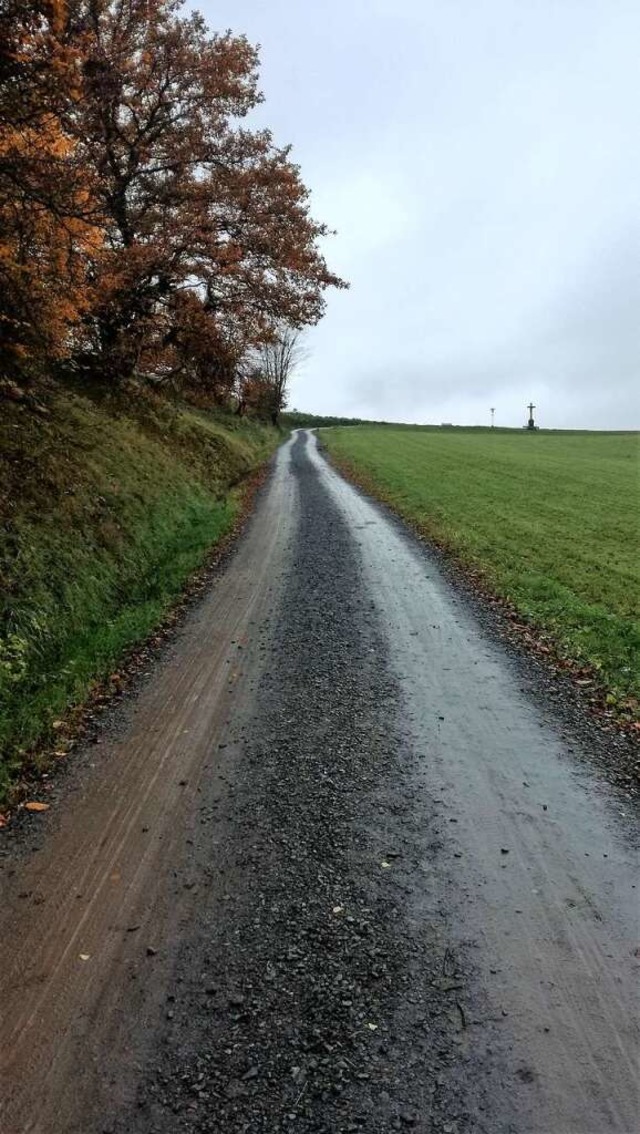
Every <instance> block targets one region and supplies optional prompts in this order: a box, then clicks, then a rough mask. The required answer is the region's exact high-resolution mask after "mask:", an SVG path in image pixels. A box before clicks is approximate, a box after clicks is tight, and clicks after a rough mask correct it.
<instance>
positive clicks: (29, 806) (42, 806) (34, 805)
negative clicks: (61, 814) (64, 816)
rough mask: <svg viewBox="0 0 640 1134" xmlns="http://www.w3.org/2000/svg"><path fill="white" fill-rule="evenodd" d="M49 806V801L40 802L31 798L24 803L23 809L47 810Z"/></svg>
mask: <svg viewBox="0 0 640 1134" xmlns="http://www.w3.org/2000/svg"><path fill="white" fill-rule="evenodd" d="M50 807H51V804H50V803H40V802H39V801H38V800H36V799H33V800H31V801H30V802H29V803H25V805H24V808H25V811H48V810H49V808H50Z"/></svg>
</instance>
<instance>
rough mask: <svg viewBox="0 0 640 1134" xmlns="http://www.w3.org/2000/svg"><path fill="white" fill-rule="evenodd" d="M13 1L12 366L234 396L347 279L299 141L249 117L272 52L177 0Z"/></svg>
mask: <svg viewBox="0 0 640 1134" xmlns="http://www.w3.org/2000/svg"><path fill="white" fill-rule="evenodd" d="M8 3H9V5H10V7H11V13H10V14H9V18H8V19H7V18H6V17H5V16H4V15H0V292H1V297H0V367H2V368H3V369H4V370H5V371H6V370H7V369H9V368H11V367H13V368H16V367H22V368H24V367H25V366H27V367H28V366H32V367H33V365H34V364H35V363H37V362H38V361H40V362H42V360H43V359H47V358H54V357H61V356H64V355H65V354H77V353H81V354H82V356H83V359H84V361H85V363H88V364H89V366H91V367H94V368H96V369H100V370H101V372H102V373H103V374H105V375H108V376H109V377H110V378H112V379H113V380H117V379H118V378H126V377H129V376H130V375H131V374H132V373H135V372H138V373H144V374H147V375H149V376H151V377H153V378H154V379H155V380H171V381H173V382H189V383H192V384H194V383H195V384H196V385H198V386H200V387H202V388H207V389H209V390H211V391H212V392H215V396H218V397H224V396H226V394H228V392H229V390H230V389H231V388H232V386H233V383H234V378H235V373H236V370H237V368H238V365H239V361H240V360H241V359H242V358H243V357H244V356H245V355H246V354H247V352H248V351H250V350H251V348H253V347H255V346H257V345H259V344H260V343H261V342H263V341H265V340H268V339H269V336H270V335H271V334H272V331H273V328H274V327H275V326H279V325H282V324H283V323H284V324H288V325H291V326H293V327H300V326H302V325H304V324H308V323H313V322H316V321H317V320H318V319H319V318H320V317H321V315H322V313H323V310H324V299H323V293H324V291H325V289H326V288H327V287H330V286H335V287H342V286H344V284H343V283H342V281H341V280H339V279H338V278H337V277H336V276H334V275H333V274H332V273H331V272H330V271H329V269H328V267H327V265H326V263H325V261H324V258H323V257H322V255H321V254H320V252H319V250H318V240H319V238H320V237H322V236H323V235H324V234H325V233H326V229H325V227H324V226H323V225H321V224H318V223H317V222H316V221H315V220H314V219H313V218H312V217H311V215H310V212H309V205H308V193H307V190H306V188H305V186H304V184H303V182H302V180H301V177H300V172H299V169H298V168H297V166H296V165H294V164H293V163H292V161H291V160H290V155H289V151H288V150H287V149H279V148H277V147H276V146H275V144H274V142H273V139H272V137H271V134H270V133H269V132H268V131H265V130H262V131H259V130H251V129H249V128H247V127H246V126H245V125H243V121H242V120H243V119H245V118H246V116H247V115H248V114H249V113H250V111H251V110H252V109H253V108H254V107H255V106H256V105H257V104H258V103H259V102H260V101H261V95H260V92H259V90H258V85H257V82H258V80H257V63H258V60H257V54H256V51H255V49H254V48H253V47H252V46H251V45H250V44H249V43H248V42H247V40H246V39H245V38H244V37H243V36H235V35H232V34H231V33H227V34H225V35H214V34H212V33H211V32H210V31H209V30H208V28H207V27H206V25H205V23H204V21H203V19H202V17H201V16H200V15H198V14H197V13H191V14H183V13H181V12H180V10H179V9H180V3H179V0H69V3H68V4H67V3H65V2H64V0H31V2H27V0H8Z"/></svg>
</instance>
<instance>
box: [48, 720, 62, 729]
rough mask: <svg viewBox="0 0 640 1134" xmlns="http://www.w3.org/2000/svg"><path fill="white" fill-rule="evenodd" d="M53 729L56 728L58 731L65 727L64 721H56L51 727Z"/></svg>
mask: <svg viewBox="0 0 640 1134" xmlns="http://www.w3.org/2000/svg"><path fill="white" fill-rule="evenodd" d="M51 727H52V728H55V729H56V731H57V730H58V729H60V728H63V727H64V721H54V722H53V724H52V725H51Z"/></svg>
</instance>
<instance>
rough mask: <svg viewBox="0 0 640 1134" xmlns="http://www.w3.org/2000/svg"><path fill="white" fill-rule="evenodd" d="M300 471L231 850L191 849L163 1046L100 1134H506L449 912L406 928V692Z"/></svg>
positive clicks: (413, 802) (415, 875)
mask: <svg viewBox="0 0 640 1134" xmlns="http://www.w3.org/2000/svg"><path fill="white" fill-rule="evenodd" d="M305 450H306V441H305V439H304V437H303V436H302V435H299V437H298V439H297V440H296V442H295V443H294V445H293V447H292V450H291V461H292V471H293V473H294V475H295V476H296V478H297V481H298V484H299V490H300V527H299V531H298V534H297V537H296V546H295V550H294V554H293V557H292V560H293V561H292V565H291V578H290V582H289V584H288V586H287V588H286V593H285V598H284V601H283V603H282V605H281V607H280V609H279V610H278V611H277V612H276V616H275V618H274V620H273V632H272V637H271V642H270V647H269V652H268V659H267V662H266V664H265V669H264V673H263V676H262V678H261V682H260V688H259V690H258V695H257V708H256V712H255V715H254V717H253V719H252V720H251V721H250V722H249V724H248V726H247V728H246V731H245V732H244V734H243V736H242V738H241V740H242V742H241V743H239V745H238V750H237V755H236V756H235V757H233V759H232V758H231V757H229V756H227V757H226V758H227V761H228V763H227V768H228V776H229V781H230V785H231V786H230V788H229V791H228V792H227V794H226V796H225V798H224V800H222V801H219V802H218V812H217V822H218V823H219V825H220V829H224V831H225V832H226V834H225V838H224V839H223V840H222V842H221V843H220V844H219V845H217V846H216V847H215V848H214V847H212V846H211V845H209V843H208V833H207V832H208V828H207V825H206V823H203V824H202V825H201V826H200V828H199V833H198V835H197V838H196V839H195V842H194V847H193V859H192V866H193V870H192V875H193V878H194V879H195V884H196V885H197V887H198V893H199V895H201V897H200V898H199V901H198V904H197V913H196V916H195V918H194V921H193V923H192V924H191V925H190V926H188V927H185V940H184V944H183V946H182V948H181V951H180V954H179V959H178V963H177V966H176V970H175V973H174V981H173V987H172V989H171V991H170V995H169V999H168V1006H167V1007H168V1010H167V1021H166V1029H165V1033H164V1035H163V1036H162V1037H161V1043H160V1046H159V1047H158V1049H157V1054H156V1057H155V1059H154V1060H153V1065H152V1066H150V1067H149V1068H147V1070H146V1073H145V1074H144V1075H143V1079H142V1083H141V1087H140V1091H139V1095H138V1099H137V1107H136V1108H135V1109H134V1110H133V1111H129V1113H128V1114H126V1115H120V1116H119V1117H118V1118H117V1119H115V1120H114V1122H112V1124H111V1125H108V1126H105V1128H104V1129H105V1131H107V1130H108V1131H117V1134H125V1131H126V1134H132V1132H134V1131H135V1132H139V1134H152V1132H153V1134H169V1132H172V1134H173V1132H178V1131H198V1132H202V1134H205V1132H209V1134H213V1132H214V1131H216V1132H221V1131H225V1132H227V1131H228V1132H229V1134H241V1132H245V1134H258V1132H263V1134H264V1132H267V1131H268V1132H269V1134H276V1132H280V1131H293V1130H295V1131H307V1132H314V1134H338V1132H350V1131H359V1130H363V1131H367V1132H368V1134H385V1132H387V1131H393V1130H397V1129H407V1130H415V1131H419V1132H424V1134H426V1132H427V1131H442V1132H443V1134H462V1132H463V1131H466V1130H474V1131H485V1130H486V1131H492V1132H496V1131H498V1130H500V1131H505V1132H506V1131H507V1130H511V1129H512V1127H511V1125H510V1124H509V1123H506V1122H505V1123H503V1124H500V1123H499V1122H498V1120H497V1118H496V1115H495V1114H494V1115H493V1116H492V1117H491V1118H490V1119H487V1120H486V1125H485V1120H484V1118H483V1114H485V1113H487V1112H488V1103H487V1098H488V1097H489V1096H490V1093H491V1090H492V1081H493V1080H494V1076H495V1075H500V1074H502V1071H501V1070H500V1069H499V1068H498V1060H497V1058H496V1059H494V1060H493V1061H490V1062H491V1065H489V1063H486V1064H483V1060H482V1056H481V1054H480V1053H471V1052H470V1051H469V1050H468V1047H467V1045H468V1042H469V1041H468V1035H469V1028H468V1025H469V1009H468V1007H467V1005H466V1000H465V997H466V984H465V978H464V974H463V972H462V967H463V963H462V961H461V960H460V959H459V958H457V957H456V956H455V955H454V954H453V953H452V951H451V950H450V949H448V948H447V932H446V917H445V916H444V911H442V910H440V911H438V916H434V917H433V918H426V919H425V918H420V917H416V915H415V908H416V903H415V902H414V898H415V888H416V887H420V886H423V887H426V886H428V882H426V881H425V875H424V873H423V872H422V862H423V859H424V849H425V846H427V845H429V844H430V843H431V847H432V852H433V853H437V839H436V838H435V834H434V832H433V831H432V832H431V834H430V832H429V825H430V823H432V812H431V811H430V807H431V805H430V804H429V802H428V801H427V800H417V799H416V798H415V797H414V795H413V793H412V789H411V780H410V776H409V775H408V771H409V765H410V762H411V759H412V754H411V752H410V751H409V750H408V748H407V747H406V745H405V743H404V741H403V735H402V727H401V722H398V723H397V724H396V725H394V724H393V723H392V724H390V723H389V722H393V721H394V720H396V719H397V690H396V687H395V685H394V682H393V680H392V678H391V676H390V673H389V671H388V669H387V665H386V659H385V653H384V647H383V640H382V636H381V634H380V632H379V630H378V626H377V619H376V613H375V610H373V609H372V604H371V602H370V599H369V598H368V595H367V591H366V588H365V587H364V585H363V580H362V575H361V568H360V563H359V559H358V554H357V548H356V546H355V545H354V541H353V537H352V536H351V534H350V532H349V529H348V527H347V525H346V523H345V521H344V520H343V519H342V517H341V515H340V513H339V510H338V509H337V507H336V506H335V504H333V502H332V500H331V498H330V495H329V494H328V492H327V491H326V489H325V488H324V487H323V485H322V483H321V481H320V479H319V477H318V474H317V472H316V470H315V469H314V467H313V465H312V464H311V463H310V462H309V460H308V458H307V456H306V451H305ZM203 790H204V789H203ZM202 807H203V809H204V810H205V811H206V807H207V800H206V799H203V804H202ZM214 874H215V875H216V880H215V882H213V883H212V881H211V879H212V875H214ZM435 904H436V905H437V901H435ZM418 905H419V903H418ZM412 910H413V911H414V912H413V913H412V912H411V911H412ZM463 1082H464V1087H463ZM472 1092H473V1100H471V1094H472Z"/></svg>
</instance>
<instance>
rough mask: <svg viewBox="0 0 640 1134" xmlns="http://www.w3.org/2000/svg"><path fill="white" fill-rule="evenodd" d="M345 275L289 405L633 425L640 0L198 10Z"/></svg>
mask: <svg viewBox="0 0 640 1134" xmlns="http://www.w3.org/2000/svg"><path fill="white" fill-rule="evenodd" d="M194 6H196V7H199V8H200V9H201V11H203V12H204V14H205V15H206V17H207V19H208V21H209V23H210V25H211V26H212V27H213V28H215V29H216V30H224V29H225V28H227V27H230V28H232V29H233V30H234V31H237V32H244V33H245V34H246V35H247V36H248V37H249V39H250V40H251V41H252V42H254V43H259V44H260V45H261V49H262V50H261V57H262V88H263V91H264V94H265V97H266V102H265V106H264V108H262V110H261V113H260V121H262V122H264V123H266V124H268V125H269V126H270V127H271V128H272V129H273V131H274V135H275V137H276V140H277V141H278V142H280V143H285V142H291V143H292V144H293V154H294V158H295V160H297V161H298V162H299V164H300V165H301V167H302V172H303V177H304V180H305V182H306V184H307V185H308V186H309V187H310V188H311V190H312V193H313V197H312V200H313V211H314V214H315V215H316V216H317V217H318V218H319V219H321V220H324V221H326V222H327V223H328V224H330V225H331V226H332V227H333V228H336V229H337V230H338V235H337V236H335V237H333V238H331V240H329V241H327V245H326V254H327V258H328V259H329V262H330V264H331V267H332V268H333V269H334V270H336V271H337V272H339V273H340V274H341V275H343V276H345V277H346V278H347V279H348V280H349V281H350V283H351V289H350V291H348V292H342V293H336V294H333V295H331V296H330V298H329V303H328V309H327V314H326V317H325V319H324V320H323V322H322V324H321V325H320V326H319V327H318V328H316V329H314V330H313V331H311V332H310V333H309V335H308V346H309V349H310V358H309V361H308V362H307V363H306V365H305V368H304V370H303V371H302V372H301V373H300V374H299V376H298V377H297V378H296V379H295V381H294V383H293V389H292V397H291V405H292V406H295V407H297V408H299V409H304V410H308V411H312V412H317V413H335V414H347V415H349V416H356V415H357V416H362V417H373V418H385V419H388V420H397V421H427V422H441V421H451V422H455V423H460V424H464V423H469V424H476V423H488V422H489V407H490V406H495V407H496V424H500V425H520V424H522V423H523V422H524V419H525V417H526V409H525V406H526V403H527V402H528V401H529V400H530V399H531V398H532V399H533V401H534V402H535V403H536V405H537V407H538V411H537V415H538V418H539V421H540V424H541V425H542V426H548V427H565V428H567V427H569V428H570V427H582V428H585V427H586V428H596V429H603V428H628V427H633V428H638V427H639V426H640V402H639V397H638V392H637V387H638V385H639V382H638V379H639V377H640V374H639V372H640V223H639V217H640V144H639V142H640V121H639V119H640V115H639V109H640V72H639V70H638V47H639V44H640V0H322V2H316V3H314V2H313V0H215V2H214V0H204V2H202V3H199V4H198V3H196V4H195V5H194Z"/></svg>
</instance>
